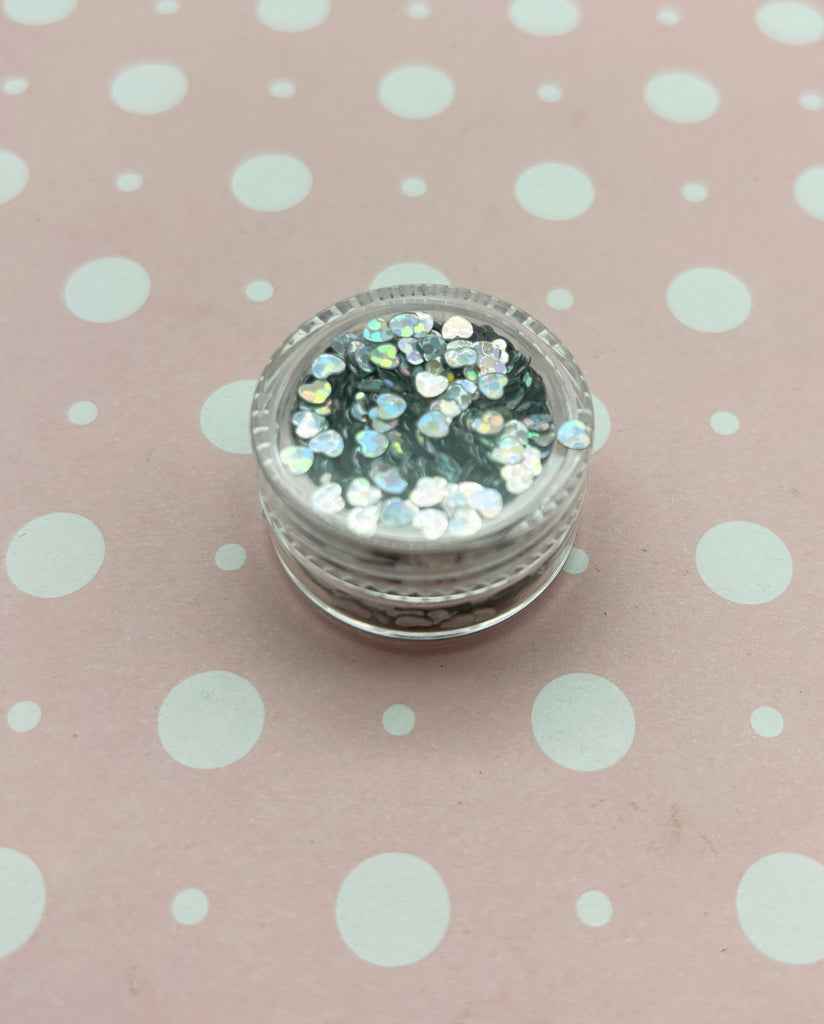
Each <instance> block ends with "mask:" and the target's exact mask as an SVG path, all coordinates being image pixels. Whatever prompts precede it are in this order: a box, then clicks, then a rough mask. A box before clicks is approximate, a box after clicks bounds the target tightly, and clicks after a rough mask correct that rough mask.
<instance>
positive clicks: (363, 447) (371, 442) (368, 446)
mask: <svg viewBox="0 0 824 1024" xmlns="http://www.w3.org/2000/svg"><path fill="white" fill-rule="evenodd" d="M355 440H356V441H357V442H358V448H359V449H360V452H361V455H365V456H366V458H367V459H377V458H378V456H379V455H383V453H384V452H385V451H386V449H387V448H388V447H389V440H388V438H387V436H386V434H381V433H379V432H378V431H377V430H359V431H358V432H357V433H356V434H355Z"/></svg>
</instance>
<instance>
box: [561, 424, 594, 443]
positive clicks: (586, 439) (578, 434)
mask: <svg viewBox="0 0 824 1024" xmlns="http://www.w3.org/2000/svg"><path fill="white" fill-rule="evenodd" d="M558 441H559V443H560V444H562V445H563V446H564V448H578V449H580V448H589V446H590V445H591V444H592V438H591V437H590V434H589V431H588V430H587V427H586V424H585V423H582V422H581V421H580V420H567V421H566V423H562V424H561V425H560V427H558Z"/></svg>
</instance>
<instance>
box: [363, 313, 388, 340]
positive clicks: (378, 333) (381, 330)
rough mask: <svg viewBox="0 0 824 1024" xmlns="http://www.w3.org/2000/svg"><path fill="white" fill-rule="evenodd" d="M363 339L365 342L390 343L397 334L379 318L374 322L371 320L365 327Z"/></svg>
mask: <svg viewBox="0 0 824 1024" xmlns="http://www.w3.org/2000/svg"><path fill="white" fill-rule="evenodd" d="M362 337H363V339H364V341H374V342H381V341H390V340H391V339H392V338H394V337H395V332H394V331H393V330H392V328H391V327H390V326H389V324H387V322H386V321H385V320H383V319H382V318H380V317H377V318H376V319H374V320H370V321H369V323H368V324H367V325H366V327H364V329H363V335H362Z"/></svg>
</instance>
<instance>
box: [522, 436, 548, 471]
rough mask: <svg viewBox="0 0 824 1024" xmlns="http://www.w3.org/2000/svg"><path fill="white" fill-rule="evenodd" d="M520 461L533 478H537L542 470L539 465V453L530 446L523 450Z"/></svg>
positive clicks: (541, 466) (540, 464)
mask: <svg viewBox="0 0 824 1024" xmlns="http://www.w3.org/2000/svg"><path fill="white" fill-rule="evenodd" d="M521 461H522V462H523V464H524V465H525V466H526V468H527V469H528V470H529V471H530V472H531V473H532V475H533V476H537V475H538V474H539V473H540V472H541V470H542V469H543V468H544V467H543V465H542V463H541V453H540V452H539V451H538V449H537V448H533V447H532V445H531V444H528V445H527V446H526V448H524V457H523V459H522V460H521Z"/></svg>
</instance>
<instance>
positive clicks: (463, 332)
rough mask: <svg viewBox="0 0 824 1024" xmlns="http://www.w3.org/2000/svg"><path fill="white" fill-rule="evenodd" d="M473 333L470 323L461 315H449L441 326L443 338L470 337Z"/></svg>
mask: <svg viewBox="0 0 824 1024" xmlns="http://www.w3.org/2000/svg"><path fill="white" fill-rule="evenodd" d="M474 333H475V329H474V328H473V326H472V324H471V323H470V322H469V321H468V320H467V319H466V317H463V316H451V317H450V318H449V319H448V320H447V321H446V323H445V324H444V325H443V327H442V328H441V334H442V335H443V336H444V338H447V339H449V340H451V339H452V338H471V337H472V335H473V334H474Z"/></svg>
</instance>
